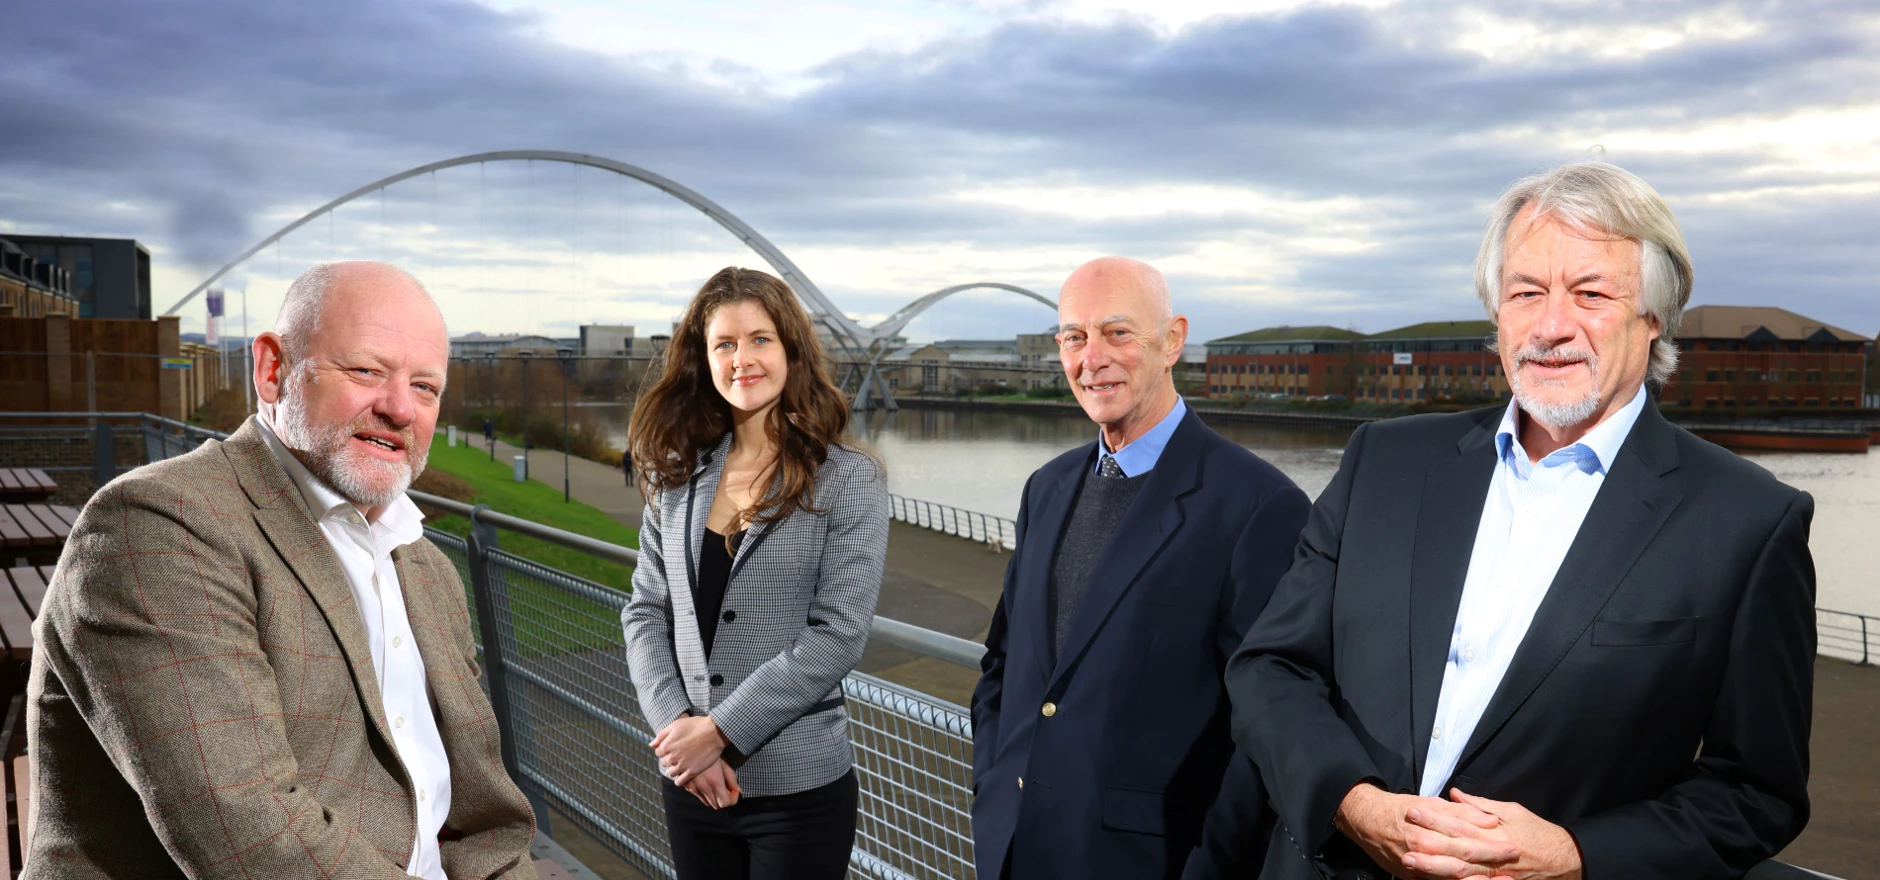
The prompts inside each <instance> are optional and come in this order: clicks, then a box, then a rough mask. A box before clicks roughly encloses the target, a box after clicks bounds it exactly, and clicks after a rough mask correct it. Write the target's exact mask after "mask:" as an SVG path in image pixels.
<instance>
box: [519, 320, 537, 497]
mask: <svg viewBox="0 0 1880 880" xmlns="http://www.w3.org/2000/svg"><path fill="white" fill-rule="evenodd" d="M519 354H521V355H522V478H523V479H525V480H526V479H528V478H529V450H531V449H534V448H535V447H534V445H533V444H531V443H530V442H529V365H530V364H531V363H533V362H534V360H535V352H533V351H530V350H528V349H526V348H525V349H523V350H522V351H521V352H519Z"/></svg>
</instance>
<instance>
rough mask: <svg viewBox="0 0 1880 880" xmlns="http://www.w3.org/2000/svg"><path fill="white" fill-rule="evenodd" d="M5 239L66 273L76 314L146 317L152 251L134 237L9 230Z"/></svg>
mask: <svg viewBox="0 0 1880 880" xmlns="http://www.w3.org/2000/svg"><path fill="white" fill-rule="evenodd" d="M5 238H6V240H7V241H10V242H12V243H13V245H14V246H15V247H17V248H18V249H19V251H20V252H21V253H23V254H25V255H26V256H29V257H32V258H33V259H35V260H38V261H39V262H41V263H45V264H49V265H52V266H57V267H58V268H59V269H60V270H61V271H63V272H64V273H65V274H66V276H67V277H68V278H69V279H70V288H69V289H70V293H71V296H72V298H73V299H75V300H77V302H78V315H79V317H81V318H137V319H141V320H145V321H148V320H150V251H148V250H146V249H145V248H144V246H143V245H141V244H139V243H137V241H136V240H135V239H129V238H79V237H75V236H66V235H15V234H12V233H8V234H7V235H6V236H5Z"/></svg>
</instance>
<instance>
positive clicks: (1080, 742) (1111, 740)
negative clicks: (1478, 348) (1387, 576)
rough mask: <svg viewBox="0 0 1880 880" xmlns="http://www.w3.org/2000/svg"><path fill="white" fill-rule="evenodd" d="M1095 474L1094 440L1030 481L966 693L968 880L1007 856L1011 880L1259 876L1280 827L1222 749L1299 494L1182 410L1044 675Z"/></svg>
mask: <svg viewBox="0 0 1880 880" xmlns="http://www.w3.org/2000/svg"><path fill="white" fill-rule="evenodd" d="M1095 465H1096V444H1095V443H1092V444H1090V445H1088V446H1084V447H1081V448H1079V449H1075V450H1072V451H1070V452H1067V453H1065V454H1064V455H1062V456H1059V457H1058V458H1057V459H1056V460H1054V461H1052V462H1051V463H1050V464H1047V465H1045V466H1044V467H1042V468H1040V469H1039V470H1038V472H1037V473H1035V474H1033V475H1032V477H1031V479H1030V480H1029V481H1028V482H1027V483H1026V485H1025V497H1024V501H1023V502H1022V504H1021V506H1020V508H1019V514H1018V546H1017V549H1016V551H1015V552H1014V553H1013V554H1012V561H1011V564H1010V565H1009V566H1008V567H1007V568H1006V574H1005V592H1004V595H1003V597H1002V598H1001V599H1000V602H999V607H998V608H997V609H996V610H995V611H994V612H993V616H992V629H991V632H990V634H989V635H988V637H987V640H986V657H985V661H984V671H985V674H984V676H983V677H982V678H981V679H980V681H979V686H978V687H977V688H976V689H975V690H974V692H973V779H974V789H975V792H976V794H977V797H976V799H975V800H974V802H973V831H974V838H975V847H976V860H977V862H978V867H979V876H981V877H984V878H987V880H995V878H997V877H999V872H1000V868H1001V866H1002V865H1003V864H1004V863H1005V860H1006V857H1007V850H1008V847H1009V848H1010V850H1011V865H1012V876H1014V877H1017V878H1020V880H1032V878H1041V877H1065V878H1077V880H1084V878H1090V877H1128V878H1131V880H1138V878H1155V877H1176V876H1182V875H1183V874H1184V868H1185V869H1186V876H1190V877H1216V876H1237V875H1238V874H1239V873H1240V872H1242V871H1244V870H1251V869H1252V868H1253V867H1255V866H1257V865H1258V864H1259V860H1260V859H1261V857H1262V854H1263V852H1264V850H1265V847H1266V837H1267V834H1268V832H1267V829H1268V827H1269V826H1270V825H1271V822H1272V818H1271V813H1270V812H1269V811H1268V810H1267V808H1266V805H1265V802H1264V797H1263V796H1262V792H1261V786H1260V780H1259V775H1258V773H1257V771H1255V770H1254V768H1253V766H1252V764H1251V763H1249V762H1248V761H1247V760H1246V759H1245V758H1242V757H1240V756H1238V755H1237V754H1236V753H1235V751H1234V747H1233V743H1232V742H1231V740H1230V739H1229V736H1228V732H1227V721H1228V703H1227V694H1226V692H1225V691H1224V690H1223V689H1222V686H1221V673H1222V670H1223V669H1224V668H1225V665H1226V662H1227V657H1228V655H1229V654H1230V653H1231V652H1232V651H1233V650H1234V648H1235V646H1237V645H1238V644H1240V639H1241V636H1242V634H1244V633H1245V632H1246V629H1247V627H1248V625H1249V624H1251V623H1252V622H1253V619H1254V618H1255V617H1257V616H1258V615H1259V614H1260V609H1261V608H1263V607H1264V606H1265V605H1266V601H1267V598H1268V597H1269V596H1270V595H1271V594H1272V591H1273V586H1274V584H1275V583H1276V582H1277V581H1278V579H1279V577H1280V575H1282V574H1283V573H1284V572H1285V571H1286V567H1287V565H1288V563H1289V560H1290V556H1291V552H1292V548H1293V546H1294V545H1295V544H1296V543H1297V541H1298V537H1299V530H1300V528H1301V527H1302V526H1303V525H1304V521H1305V517H1306V513H1307V511H1308V509H1309V504H1308V501H1307V499H1306V496H1305V493H1303V492H1301V491H1299V489H1298V487H1296V486H1294V485H1293V483H1292V481H1291V480H1289V479H1287V478H1286V477H1285V475H1283V474H1281V473H1280V472H1279V471H1278V470H1276V469H1275V468H1273V466H1272V465H1269V464H1267V463H1266V462H1264V461H1261V460H1260V459H1259V458H1257V457H1255V456H1254V455H1253V454H1252V453H1250V452H1248V451H1246V450H1245V449H1242V448H1240V447H1239V446H1236V445H1234V444H1233V443H1230V442H1228V441H1227V440H1224V439H1222V438H1221V437H1220V436H1219V435H1217V434H1215V433H1214V432H1213V431H1211V430H1209V429H1208V427H1207V426H1206V425H1203V424H1202V423H1201V420H1200V419H1199V418H1197V417H1196V416H1195V415H1194V413H1192V412H1190V413H1189V414H1188V415H1187V416H1186V417H1184V418H1183V419H1182V421H1181V423H1180V425H1179V426H1178V427H1177V428H1176V429H1175V432H1174V434H1173V435H1171V436H1170V438H1169V442H1168V445H1167V446H1166V447H1165V448H1164V449H1163V450H1162V455H1161V458H1160V459H1159V460H1158V461H1157V463H1156V466H1155V468H1154V470H1152V471H1150V474H1149V476H1148V477H1147V482H1146V483H1145V484H1144V485H1143V487H1142V489H1141V492H1140V494H1138V495H1137V496H1136V499H1135V501H1134V502H1133V503H1132V504H1131V506H1130V508H1129V510H1128V512H1127V513H1125V515H1124V517H1123V522H1122V525H1121V526H1119V527H1118V529H1117V531H1116V535H1115V537H1114V538H1112V539H1111V541H1110V542H1109V544H1108V546H1107V549H1105V550H1104V553H1103V556H1102V558H1101V559H1100V560H1099V561H1098V562H1097V566H1096V572H1095V573H1094V574H1093V575H1092V577H1091V581H1090V584H1089V587H1088V589H1087V590H1086V592H1085V594H1084V599H1083V604H1082V605H1081V606H1080V607H1079V608H1078V612H1077V616H1076V618H1075V619H1074V620H1073V622H1072V626H1071V631H1070V632H1069V633H1068V634H1067V635H1066V638H1065V644H1064V649H1063V652H1062V655H1061V656H1060V658H1059V659H1058V661H1057V662H1056V663H1053V661H1052V656H1051V655H1052V651H1051V645H1052V635H1051V627H1052V619H1053V617H1052V616H1053V611H1052V607H1051V603H1050V601H1049V597H1048V595H1047V593H1048V584H1049V580H1050V577H1051V569H1052V566H1053V563H1054V561H1055V558H1056V556H1057V547H1058V543H1059V541H1060V539H1061V537H1062V533H1063V531H1064V527H1065V524H1066V523H1067V522H1068V521H1069V520H1070V513H1071V506H1072V504H1073V503H1074V502H1075V501H1076V498H1077V495H1078V492H1079V489H1080V487H1081V486H1082V485H1083V480H1084V479H1085V477H1086V475H1088V474H1090V473H1091V472H1092V470H1093V469H1094V468H1095ZM1047 703H1048V704H1051V706H1052V709H1051V712H1052V714H1051V715H1050V716H1048V717H1047V716H1046V715H1045V714H1044V711H1045V710H1044V707H1045V705H1046V704H1047ZM1021 779H1022V783H1021ZM1197 846H1199V847H1200V849H1199V850H1197V849H1196V847H1197ZM1191 854H1192V857H1191Z"/></svg>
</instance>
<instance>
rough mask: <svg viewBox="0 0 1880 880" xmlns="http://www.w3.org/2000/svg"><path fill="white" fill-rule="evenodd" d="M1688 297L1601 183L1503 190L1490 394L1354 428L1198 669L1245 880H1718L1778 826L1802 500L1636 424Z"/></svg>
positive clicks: (1810, 608) (1803, 573) (1493, 243)
mask: <svg viewBox="0 0 1880 880" xmlns="http://www.w3.org/2000/svg"><path fill="white" fill-rule="evenodd" d="M1691 285H1692V268H1691V262H1690V257H1689V255H1688V252H1687V250H1686V249H1685V245H1684V238H1683V235H1682V233H1681V232H1680V231H1679V229H1678V225H1677V221H1676V220H1675V219H1674V218H1673V216H1672V214H1671V209H1670V208H1669V207H1668V206H1667V205H1666V204H1665V202H1664V200H1663V199H1662V198H1660V197H1659V195H1658V194H1657V193H1656V192H1655V191H1653V190H1652V188H1651V187H1650V186H1648V185H1646V183H1645V182H1644V181H1642V180H1640V179H1639V178H1637V177H1635V176H1633V175H1631V174H1629V173H1627V172H1625V171H1623V170H1621V169H1619V168H1617V167H1615V166H1612V165H1609V164H1606V163H1603V162H1583V163H1577V164H1572V165H1566V166H1562V167H1559V168H1555V169H1552V170H1550V171H1547V172H1545V173H1543V174H1539V175H1536V176H1534V177H1529V178H1525V179H1523V180H1520V181H1517V182H1515V184H1514V185H1513V186H1512V187H1510V188H1509V189H1508V191H1507V192H1506V193H1505V194H1504V195H1503V196H1502V198H1501V200H1500V202H1499V203H1498V204H1497V205H1496V207H1495V209H1494V212H1493V213H1492V214H1491V215H1490V217H1489V224H1488V234H1487V236H1486V238H1485V240H1484V242H1483V244H1482V249H1481V253H1480V255H1479V256H1478V258H1477V262H1476V288H1477V292H1478V293H1479V294H1480V296H1481V298H1482V303H1483V305H1484V306H1485V307H1486V308H1487V310H1488V313H1489V315H1490V317H1491V318H1493V319H1494V322H1495V324H1496V343H1497V348H1498V351H1499V352H1500V354H1501V359H1502V365H1503V367H1504V369H1505V370H1506V371H1507V375H1508V379H1509V384H1510V386H1511V387H1512V388H1513V391H1514V399H1513V400H1512V401H1511V402H1510V403H1509V405H1508V406H1506V407H1498V408H1494V409H1488V410H1481V411H1477V412H1471V413H1459V414H1453V415H1428V416H1417V417H1412V418H1403V419H1393V420H1390V421H1386V422H1376V423H1372V424H1370V425H1367V426H1365V427H1363V428H1361V429H1360V430H1358V431H1357V432H1356V433H1355V434H1353V435H1352V438H1351V442H1350V444H1349V445H1348V446H1347V447H1346V449H1345V455H1344V460H1343V462H1342V463H1341V464H1340V467H1339V471H1338V475H1337V477H1336V478H1334V479H1333V481H1332V483H1331V485H1330V486H1328V487H1327V488H1326V490H1325V492H1324V493H1323V494H1322V495H1320V496H1319V499H1318V501H1317V503H1316V504H1315V505H1314V507H1313V511H1312V515H1311V518H1310V520H1309V521H1308V523H1307V525H1306V528H1305V533H1304V535H1303V536H1302V538H1301V542H1300V547H1299V552H1298V555H1297V557H1296V559H1295V562H1294V564H1293V567H1292V569H1291V571H1289V572H1288V573H1287V574H1286V576H1285V577H1284V578H1283V579H1282V580H1281V581H1280V583H1279V586H1278V587H1277V589H1276V590H1275V592H1274V595H1273V600H1272V603H1271V604H1270V605H1268V606H1267V609H1266V613H1265V614H1263V615H1262V616H1261V617H1260V618H1259V619H1258V621H1256V622H1255V623H1254V625H1253V627H1252V628H1251V629H1250V630H1249V631H1248V633H1247V637H1246V639H1245V641H1244V642H1243V643H1242V644H1241V646H1240V649H1239V650H1238V651H1237V652H1236V653H1235V654H1234V656H1233V658H1232V660H1230V661H1229V663H1228V670H1227V675H1226V679H1227V690H1228V693H1229V694H1230V696H1231V698H1232V700H1233V704H1234V713H1233V717H1234V721H1233V732H1234V739H1235V742H1236V743H1237V744H1238V745H1239V746H1240V748H1241V749H1242V750H1243V751H1244V752H1246V753H1247V754H1250V755H1251V756H1252V757H1253V759H1254V761H1255V763H1256V764H1257V765H1258V766H1259V768H1260V770H1261V773H1262V777H1263V779H1264V780H1265V783H1266V787H1267V791H1268V793H1269V794H1270V795H1271V800H1272V803H1273V806H1274V808H1275V809H1276V811H1277V812H1278V814H1279V817H1280V828H1279V829H1278V831H1276V833H1275V834H1274V837H1273V840H1272V843H1271V845H1270V846H1269V848H1268V850H1267V862H1266V866H1265V871H1264V872H1263V873H1262V874H1261V875H1260V876H1261V877H1262V878H1264V880H1291V878H1299V880H1304V878H1319V877H1335V878H1342V880H1353V878H1379V880H1382V878H1384V877H1404V878H1414V880H1430V878H1484V880H1486V878H1496V880H1500V878H1510V880H1527V878H1581V877H1590V878H1598V880H1604V878H1611V877H1625V878H1667V880H1669V878H1679V880H1687V878H1730V877H1742V876H1743V875H1744V874H1745V873H1746V872H1747V871H1749V870H1750V868H1751V867H1753V866H1754V865H1755V864H1756V863H1757V862H1760V861H1762V860H1763V859H1766V858H1768V857H1770V856H1773V855H1774V854H1775V853H1777V852H1778V851H1780V850H1781V849H1782V848H1783V847H1784V846H1785V845H1787V844H1788V842H1789V841H1791V840H1793V839H1794V838H1795V837H1796V835H1798V834H1799V833H1800V832H1801V830H1802V827H1803V825H1805V824H1806V822H1807V820H1808V794H1807V783H1808V729H1809V707H1810V697H1811V693H1812V686H1811V682H1812V675H1813V662H1814V653H1815V630H1814V585H1815V583H1814V567H1813V563H1812V562H1811V560H1810V557H1809V552H1808V525H1809V520H1810V517H1811V516H1812V513H1813V502H1812V500H1811V499H1810V498H1809V496H1808V495H1807V494H1805V493H1802V492H1799V491H1797V490H1795V489H1793V488H1790V487H1788V486H1785V485H1783V484H1781V483H1779V482H1777V481H1776V480H1775V479H1774V478H1773V477H1771V476H1770V475H1769V474H1768V473H1767V472H1766V471H1764V470H1762V469H1761V468H1758V467H1756V466H1755V465H1752V464H1749V463H1747V462H1745V461H1743V460H1742V459H1740V458H1738V457H1737V456H1735V455H1733V454H1731V453H1729V452H1727V451H1725V450H1723V449H1720V448H1718V447H1716V446H1713V445H1711V444H1709V443H1706V442H1704V441H1703V440H1699V439H1697V438H1696V437H1694V436H1692V435H1691V434H1690V433H1688V432H1686V431H1684V430H1682V429H1680V428H1677V427H1674V426H1672V425H1671V424H1670V423H1668V422H1666V421H1665V419H1664V418H1663V416H1661V415H1659V412H1658V407H1657V404H1656V402H1655V401H1654V399H1653V398H1654V396H1655V392H1656V391H1657V390H1658V389H1660V388H1662V387H1663V385H1664V383H1665V382H1666V381H1667V380H1668V379H1669V378H1670V377H1671V375H1672V374H1673V372H1674V371H1675V370H1676V367H1677V353H1678V350H1677V345H1676V343H1675V342H1673V337H1674V336H1675V334H1676V331H1677V327H1678V319H1679V316H1680V314H1681V313H1682V311H1683V309H1684V306H1685V303H1686V302H1687V301H1688V299H1689V297H1690V292H1691Z"/></svg>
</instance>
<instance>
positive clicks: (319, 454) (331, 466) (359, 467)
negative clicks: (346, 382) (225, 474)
mask: <svg viewBox="0 0 1880 880" xmlns="http://www.w3.org/2000/svg"><path fill="white" fill-rule="evenodd" d="M294 378H295V377H291V376H290V378H289V381H288V382H285V383H282V386H281V392H282V393H281V400H280V402H279V403H277V404H275V405H274V417H273V419H272V421H273V428H274V434H275V436H277V437H279V438H280V439H281V442H282V443H283V444H285V445H286V446H287V448H288V449H290V450H293V451H294V453H295V456H296V457H297V458H299V459H300V463H301V464H304V465H306V466H307V470H308V471H311V472H312V473H313V475H314V476H315V477H318V478H319V479H320V481H321V482H323V483H325V484H327V485H328V486H330V487H332V489H333V491H335V492H338V493H339V494H340V496H341V497H343V498H345V499H346V500H347V501H351V502H352V503H354V504H357V505H360V506H362V507H377V506H379V505H381V504H390V503H392V502H393V501H395V500H397V499H398V496H400V495H403V494H405V490H407V489H410V488H411V481H413V480H415V479H417V478H418V475H419V474H422V473H424V464H425V459H426V458H427V456H428V454H429V452H430V450H426V449H419V448H418V445H417V443H416V440H415V438H414V437H413V436H412V433H411V431H410V430H408V429H407V430H402V431H401V430H399V429H398V428H396V427H393V426H392V425H390V424H387V423H386V422H385V421H384V420H383V419H378V418H374V417H373V416H372V415H371V414H370V413H368V414H366V415H362V416H360V417H359V418H357V419H354V420H353V421H352V422H351V423H350V424H345V425H332V426H319V425H314V424H311V423H310V421H309V419H308V416H307V408H306V406H305V405H304V399H303V392H302V389H300V388H298V387H294V386H297V385H299V384H300V383H299V382H296V381H294ZM363 431H387V432H390V433H394V434H397V435H399V439H400V441H402V442H403V443H404V445H405V461H402V462H390V461H381V460H379V459H377V458H373V457H371V456H370V455H366V454H363V453H360V452H357V451H355V450H353V449H351V448H349V447H348V445H347V441H349V440H351V439H352V436H353V435H354V434H357V433H360V432H363ZM374 476H377V477H381V478H382V479H380V480H374V479H372V478H373V477H374ZM386 480H389V482H386Z"/></svg>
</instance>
